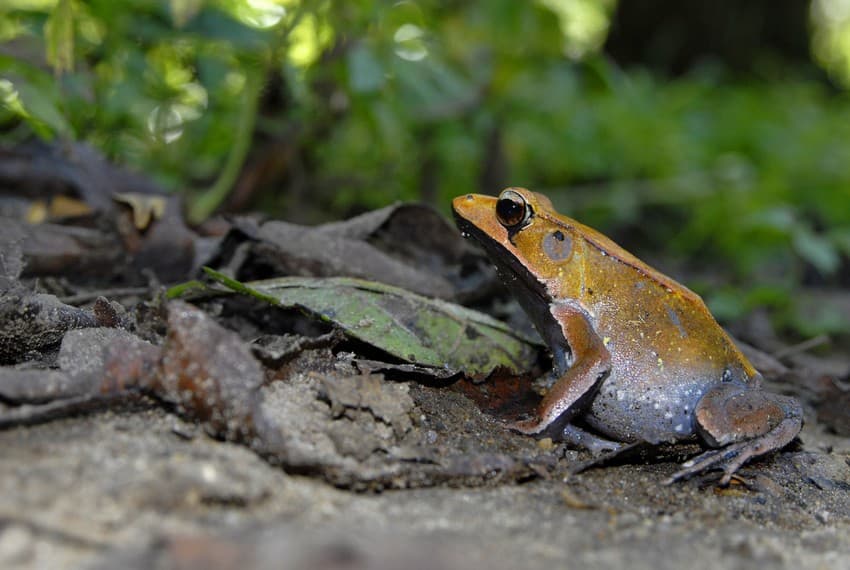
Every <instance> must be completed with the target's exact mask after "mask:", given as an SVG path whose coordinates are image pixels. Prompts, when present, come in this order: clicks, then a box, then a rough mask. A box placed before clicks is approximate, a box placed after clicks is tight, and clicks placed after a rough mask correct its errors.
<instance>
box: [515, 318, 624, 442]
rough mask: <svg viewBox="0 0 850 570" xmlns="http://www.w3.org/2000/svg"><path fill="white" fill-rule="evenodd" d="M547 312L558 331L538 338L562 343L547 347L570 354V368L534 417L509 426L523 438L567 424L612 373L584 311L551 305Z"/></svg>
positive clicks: (600, 342) (609, 359) (546, 396)
mask: <svg viewBox="0 0 850 570" xmlns="http://www.w3.org/2000/svg"><path fill="white" fill-rule="evenodd" d="M550 311H551V313H552V317H554V322H555V323H557V324H558V325H559V327H560V330H559V331H555V332H556V334H555V335H549V334H547V333H546V332H544V331H541V334H543V336H544V338H547V337H549V339H551V338H552V337H556V338H558V339H562V340H561V341H560V342H559V343H557V344H556V343H554V342H551V343H550V346H552V345H553V344H556V346H552V349H553V352H556V353H557V352H558V351H559V349H560V350H569V351H570V352H571V355H572V358H571V360H572V365H571V366H570V367H569V369H567V370H566V371H563V370H558V372H560V373H561V377H560V378H558V380H557V381H556V382H555V384H553V385H552V387H551V388H550V389H549V391H548V392H547V393H546V395H545V396H544V397H543V401H542V402H540V405H539V406H538V408H537V417H535V418H532V419H530V420H525V421H521V422H516V423H514V424H512V425H511V426H510V427H511V429H514V430H516V431H518V432H521V433H525V434H537V433H540V432H542V431H544V430H545V429H546V428H548V427H550V426H551V425H552V424H553V423H555V421H556V420H557V421H558V423H560V424H563V423H566V422H569V421H570V420H571V419H572V418H574V417H575V416H576V414H577V413H578V412H579V411H581V410H582V409H583V408H584V407H585V406H586V405H587V404H588V403H589V402H590V401H591V400H592V399H593V397H594V396H595V395H596V392H597V391H598V390H599V385H600V384H601V383H602V380H603V379H604V378H605V377H606V376H608V373H609V372H610V371H611V355H610V354H609V353H608V349H606V348H605V345H604V343H603V342H602V339H601V338H600V337H599V335H598V334H596V331H595V330H594V329H593V325H592V324H591V322H590V319H589V318H588V316H587V313H585V311H583V310H582V309H581V308H579V307H577V306H575V305H573V304H571V303H562V304H556V305H553V306H552V307H551V309H550ZM553 326H555V325H553ZM564 343H565V345H564ZM556 360H560V359H557V358H556Z"/></svg>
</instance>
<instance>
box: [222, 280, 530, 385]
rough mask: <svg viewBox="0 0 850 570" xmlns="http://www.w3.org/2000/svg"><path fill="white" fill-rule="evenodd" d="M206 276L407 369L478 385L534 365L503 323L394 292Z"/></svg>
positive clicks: (359, 285) (520, 339)
mask: <svg viewBox="0 0 850 570" xmlns="http://www.w3.org/2000/svg"><path fill="white" fill-rule="evenodd" d="M207 273H208V274H209V275H210V276H211V277H213V279H216V280H217V281H219V282H221V283H223V284H224V285H226V286H227V287H229V288H230V289H232V290H234V291H236V292H239V293H243V294H246V295H252V296H254V297H257V298H259V299H261V300H263V301H265V302H267V303H270V304H272V305H276V306H279V307H295V308H300V309H302V310H304V311H306V312H307V313H308V314H310V315H313V316H315V317H316V318H318V319H321V320H323V321H326V322H330V323H333V324H335V325H336V326H338V327H339V328H341V329H342V330H343V331H344V332H345V333H346V334H347V335H349V336H351V337H353V338H356V339H358V340H360V341H363V342H366V343H368V344H370V345H372V346H375V347H377V348H379V349H381V350H383V351H385V352H387V353H389V354H390V355H392V356H394V357H396V358H398V359H400V360H402V361H404V362H409V363H413V364H417V365H419V366H423V367H432V368H436V369H441V370H451V371H454V372H464V373H466V374H467V375H468V376H472V377H479V378H481V377H486V376H488V375H489V374H490V373H492V372H493V371H494V370H496V369H497V368H502V369H506V370H509V371H511V372H512V373H515V374H519V373H522V372H525V371H528V370H529V369H530V368H531V367H532V365H533V364H534V362H535V358H536V354H537V350H538V347H537V346H536V345H535V344H534V342H533V341H532V340H530V339H528V338H526V337H525V336H523V335H522V334H520V333H518V332H515V331H512V330H510V329H509V328H508V327H507V326H506V325H505V324H504V323H502V322H500V321H497V320H495V319H493V318H492V317H489V316H487V315H484V314H482V313H479V312H477V311H473V310H471V309H467V308H465V307H461V306H459V305H455V304H453V303H448V302H445V301H440V300H437V299H429V298H426V297H422V296H420V295H416V294H415V293H411V292H409V291H405V290H404V289H399V288H397V287H392V286H390V285H384V284H381V283H374V282H370V281H363V280H360V279H351V278H343V277H338V278H327V279H312V278H301V277H284V278H279V279H270V280H265V281H254V282H251V283H244V284H243V283H239V282H237V281H235V280H232V279H229V278H227V277H226V276H224V275H222V274H220V273H217V272H215V271H212V270H209V269H208V270H207Z"/></svg>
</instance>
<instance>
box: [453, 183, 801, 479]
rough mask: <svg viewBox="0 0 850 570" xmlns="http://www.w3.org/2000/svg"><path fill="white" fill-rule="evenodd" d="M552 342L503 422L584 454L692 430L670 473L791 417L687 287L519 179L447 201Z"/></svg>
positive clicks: (786, 437) (729, 457)
mask: <svg viewBox="0 0 850 570" xmlns="http://www.w3.org/2000/svg"><path fill="white" fill-rule="evenodd" d="M453 208H454V213H455V218H456V220H457V224H458V227H459V228H460V229H461V231H462V232H463V233H464V235H468V236H471V237H473V238H475V239H476V240H477V241H478V242H479V243H480V244H481V246H482V247H483V248H484V250H485V251H486V252H487V254H488V256H489V257H490V258H491V260H492V261H493V262H494V263H495V265H496V268H497V270H498V272H499V275H500V277H501V279H502V280H503V281H504V283H505V284H506V285H507V287H508V289H510V291H511V292H512V293H513V294H514V295H515V296H516V298H517V299H518V300H519V302H520V304H521V305H522V307H523V308H524V309H525V311H526V312H527V313H528V314H529V316H530V317H531V320H532V321H533V322H534V325H535V326H536V328H537V330H538V331H539V332H540V334H541V336H542V337H543V340H544V341H545V342H546V344H547V345H548V347H549V349H550V350H551V351H552V356H553V363H554V375H555V378H556V380H555V382H554V384H553V385H552V387H551V388H550V389H549V391H548V392H547V393H546V395H545V396H544V397H543V400H542V401H541V403H540V405H539V407H538V409H537V412H536V416H535V417H533V418H531V419H529V420H525V421H520V422H517V423H514V424H512V426H511V427H512V428H513V429H515V430H517V431H519V432H522V433H526V434H542V433H546V434H549V435H552V436H553V437H556V438H558V439H560V440H562V441H565V442H567V443H568V444H572V445H575V446H578V447H583V448H586V449H589V450H591V451H592V452H594V453H595V454H598V453H600V452H603V451H612V452H615V451H617V450H619V449H621V448H623V447H624V446H625V444H626V443H632V442H649V443H661V442H672V441H680V440H684V439H689V438H693V437H695V436H696V437H698V438H699V439H700V440H701V441H702V442H703V443H704V444H706V445H707V446H708V447H710V448H713V449H710V450H708V451H706V452H705V453H703V454H701V455H699V456H697V457H695V458H694V459H691V460H690V461H688V462H686V463H685V464H684V465H683V466H682V469H681V470H679V471H678V472H677V473H675V474H674V475H673V476H672V477H671V479H670V481H675V480H678V479H682V478H685V477H688V476H691V475H693V474H696V473H700V472H702V471H705V470H708V469H715V468H720V469H723V471H724V475H723V478H722V479H721V484H727V483H728V482H729V480H730V478H731V476H732V474H733V473H734V472H735V471H736V470H737V469H739V468H740V467H741V465H743V464H744V462H746V461H747V460H748V459H750V458H752V457H756V456H759V455H762V454H765V453H768V452H770V451H774V450H777V449H780V448H781V447H783V446H784V445H786V444H787V443H788V442H790V441H791V440H792V439H794V437H795V436H796V435H797V433H798V432H799V431H800V427H801V426H802V410H801V408H800V404H799V403H798V402H797V401H796V400H794V399H793V398H790V397H786V396H780V395H776V394H771V393H768V392H764V391H762V390H761V389H760V383H761V375H760V374H759V373H758V372H757V371H756V370H755V369H754V368H753V366H752V365H751V364H750V363H749V362H748V361H747V359H746V358H745V357H744V355H743V354H741V351H740V350H739V349H738V348H737V347H736V346H735V344H734V343H733V342H732V340H731V339H730V338H729V336H728V335H727V334H726V333H725V332H724V331H723V329H722V328H721V327H720V325H718V324H717V322H716V321H715V320H714V318H713V317H712V316H711V314H710V313H709V312H708V309H707V308H706V306H705V304H704V303H703V301H702V299H700V297H699V296H698V295H696V294H695V293H694V292H692V291H691V290H689V289H687V288H686V287H684V286H683V285H680V284H679V283H677V282H676V281H674V280H673V279H671V278H669V277H667V276H666V275H663V274H661V273H659V272H658V271H656V270H655V269H653V268H651V267H649V266H648V265H646V264H645V263H643V262H642V261H640V260H639V259H637V258H636V257H634V256H633V255H631V254H630V253H628V252H627V251H625V250H623V249H622V248H621V247H619V246H618V245H617V244H615V243H614V242H613V241H611V240H610V239H608V238H607V237H605V236H604V235H602V234H601V233H599V232H597V231H596V230H593V229H591V228H589V227H587V226H584V225H582V224H580V223H579V222H577V221H575V220H572V219H570V218H568V217H566V216H563V215H561V214H559V213H557V212H556V211H555V210H554V209H553V208H552V203H551V202H550V201H549V199H548V198H546V197H545V196H543V195H541V194H536V193H534V192H530V191H528V190H525V189H523V188H509V189H507V190H504V191H503V192H502V193H501V195H500V196H499V197H498V198H495V197H492V196H481V195H472V194H470V195H467V196H460V197H458V198H455V200H454V203H453Z"/></svg>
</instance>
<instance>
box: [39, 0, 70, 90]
mask: <svg viewBox="0 0 850 570" xmlns="http://www.w3.org/2000/svg"><path fill="white" fill-rule="evenodd" d="M44 39H45V42H46V44H47V63H49V64H50V66H51V67H53V71H55V72H56V73H57V74H61V73H63V72H65V71H73V70H74V6H73V4H72V3H71V0H59V2H58V3H57V4H56V7H55V8H53V10H52V11H51V12H50V16H49V17H48V18H47V21H46V22H45V23H44Z"/></svg>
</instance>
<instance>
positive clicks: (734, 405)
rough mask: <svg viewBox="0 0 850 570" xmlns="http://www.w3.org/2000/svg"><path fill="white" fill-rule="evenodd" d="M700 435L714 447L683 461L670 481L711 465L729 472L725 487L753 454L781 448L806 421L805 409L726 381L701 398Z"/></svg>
mask: <svg viewBox="0 0 850 570" xmlns="http://www.w3.org/2000/svg"><path fill="white" fill-rule="evenodd" d="M694 416H695V419H696V424H697V433H698V434H699V435H700V437H701V438H702V439H703V441H705V442H706V443H707V444H708V445H710V446H711V447H715V448H719V449H713V450H710V451H706V452H705V453H703V454H701V455H698V456H697V457H694V458H693V459H691V460H689V461H686V462H685V463H684V464H682V469H681V470H679V471H677V472H676V473H674V474H673V475H672V476H671V477H670V479H668V480H667V481H666V483H668V484H669V483H673V482H674V481H678V480H680V479H685V478H687V477H690V476H692V475H695V474H697V473H700V472H702V471H706V470H708V469H715V468H719V469H722V470H723V477H722V478H721V479H720V484H721V485H727V484H728V483H729V481H730V479H731V478H732V475H733V474H734V473H735V472H736V471H737V470H738V469H740V467H741V466H742V465H743V464H744V463H746V462H747V461H748V460H750V459H752V458H753V457H758V456H759V455H764V454H765V453H769V452H771V451H775V450H778V449H781V448H782V447H784V446H785V445H787V444H788V443H789V442H790V441H791V440H792V439H794V437H796V436H797V434H798V433H799V432H800V428H801V427H802V425H803V410H802V408H801V406H800V404H799V402H797V400H795V399H794V398H790V397H788V396H780V395H778V394H771V393H769V392H763V391H761V390H757V389H752V388H749V387H747V386H746V385H743V384H721V385H719V386H717V387H715V388H713V389H711V390H709V391H708V392H706V394H705V395H704V396H703V397H702V398H701V399H700V401H699V403H698V404H697V407H696V409H695V410H694Z"/></svg>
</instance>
